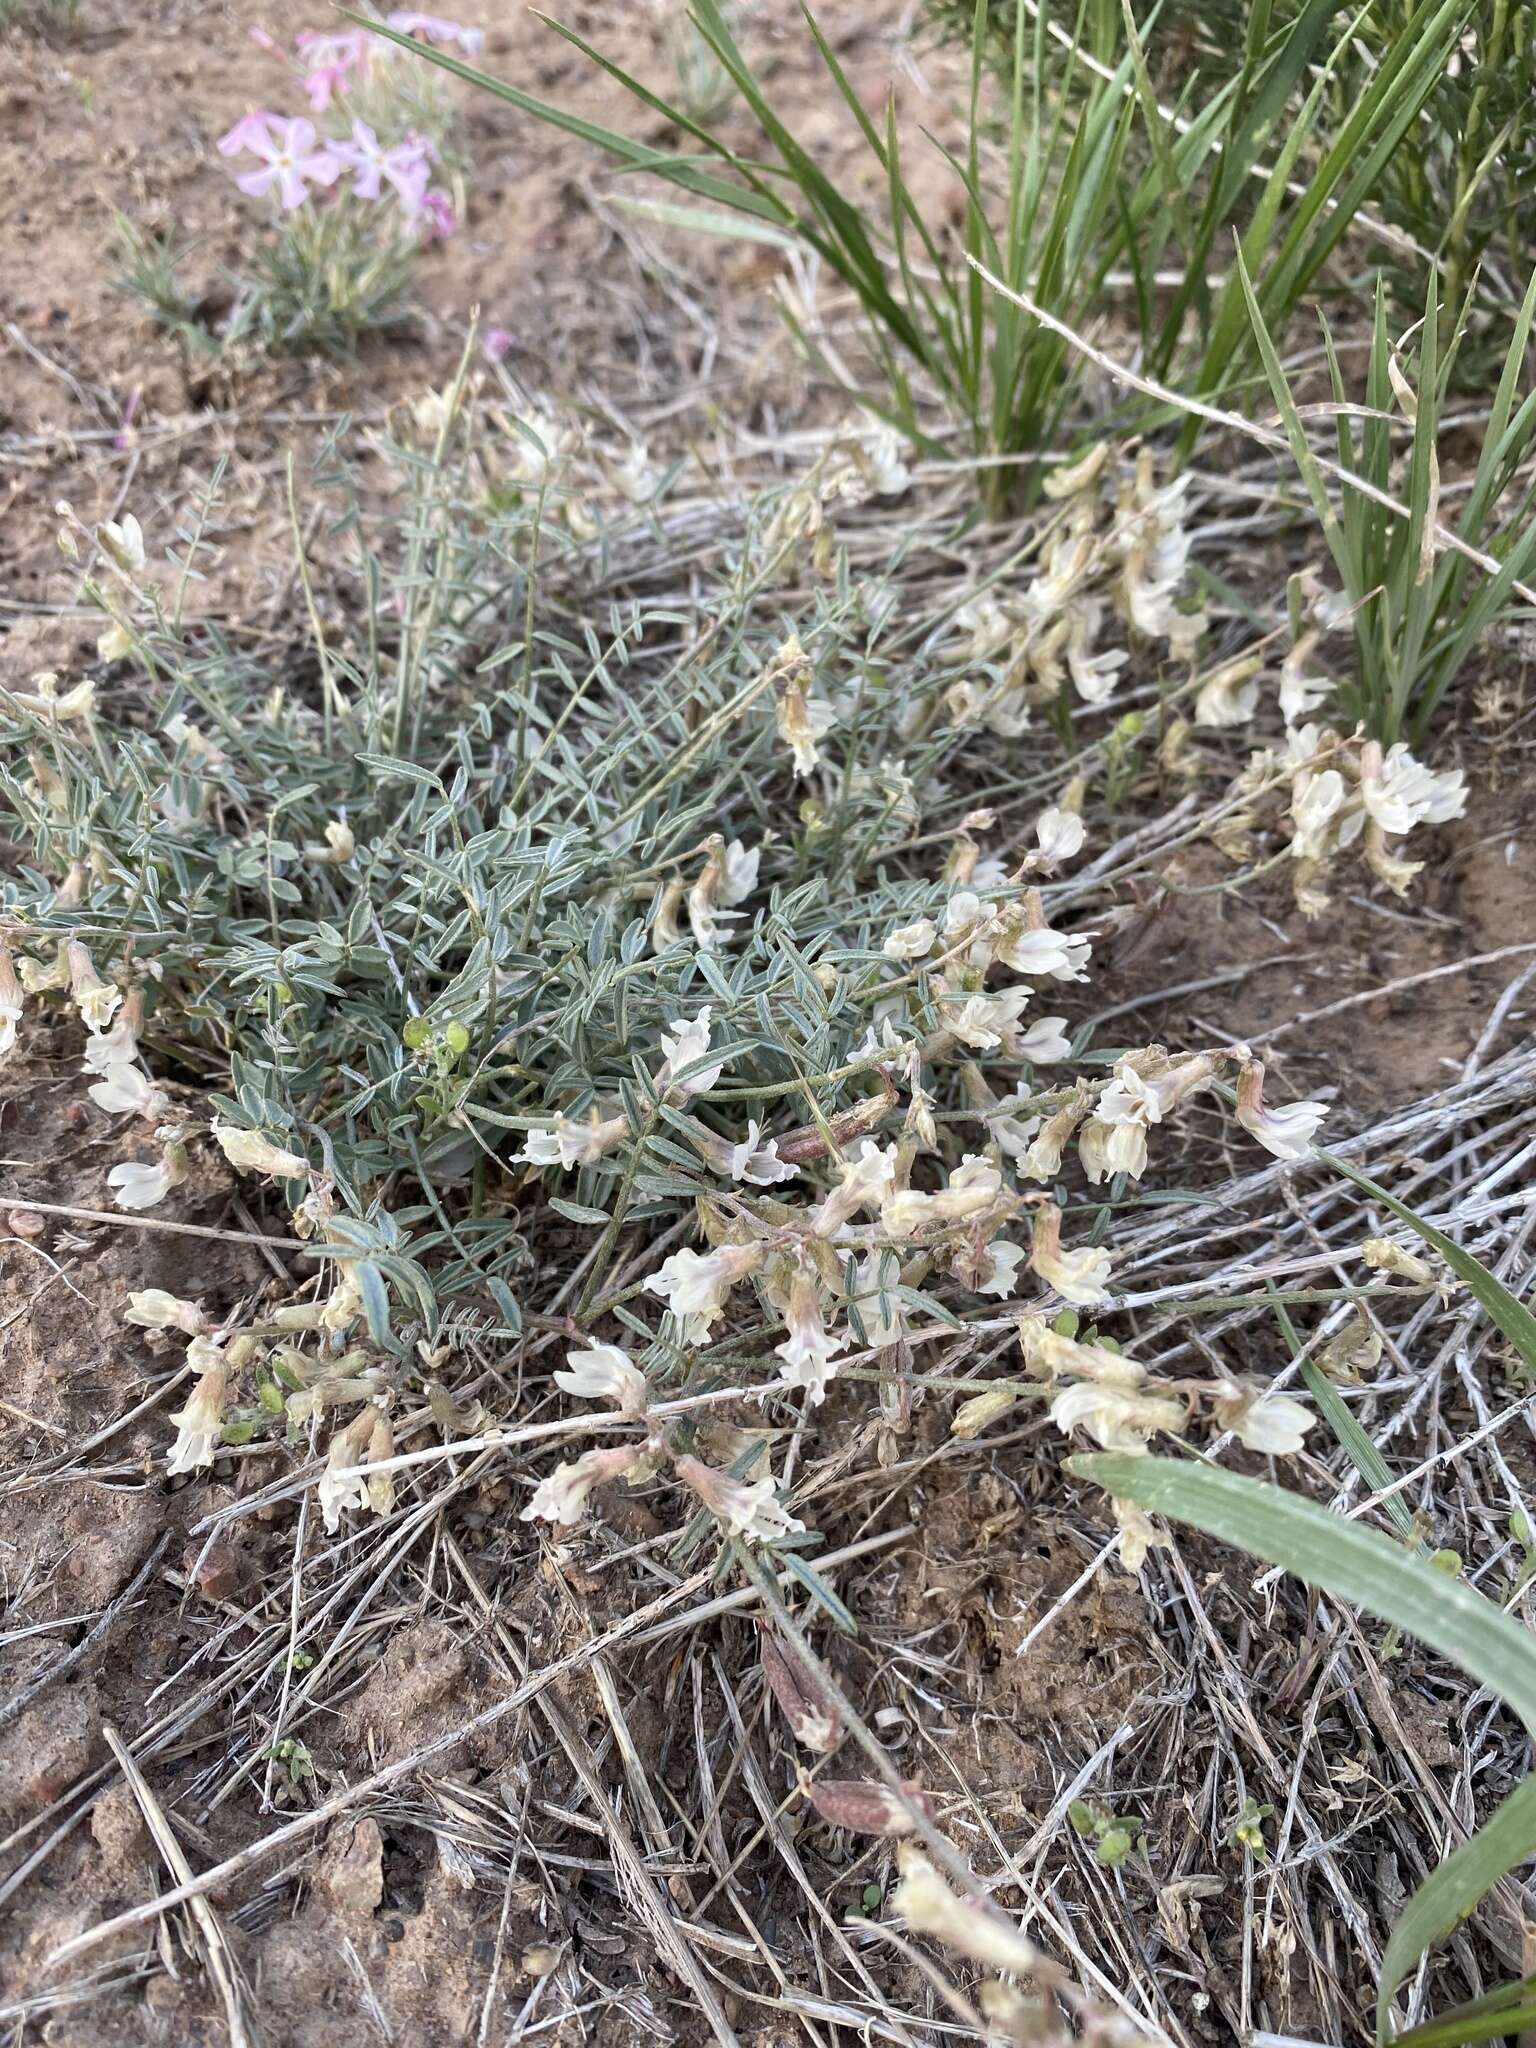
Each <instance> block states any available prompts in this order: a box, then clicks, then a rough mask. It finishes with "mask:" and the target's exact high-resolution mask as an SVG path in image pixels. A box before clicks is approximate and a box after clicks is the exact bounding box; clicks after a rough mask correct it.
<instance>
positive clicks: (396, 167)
mask: <svg viewBox="0 0 1536 2048" xmlns="http://www.w3.org/2000/svg"><path fill="white" fill-rule="evenodd" d="M332 147H333V150H334V153H335V155H336V158H337V160H338V161H339V162H340V163H341V164H343V165H344V166H345V167H346V168H347V169H348V170H349V171H351V173H352V191H353V194H354V196H355V197H356V198H358V199H381V198H382V197H383V194H384V182H385V180H386V179H387V180H388V182H389V183H390V184H391V185H393V186H394V188H395V191H396V192H397V193H398V194H399V196H400V201H401V204H402V205H403V206H404V207H405V210H406V212H407V213H410V214H415V213H417V212H419V211H420V209H421V206H422V203H423V201H424V200H425V198H426V191H427V180H428V179H429V178H430V177H431V175H432V153H431V144H430V143H428V142H426V141H425V140H424V139H423V138H422V137H421V136H419V135H408V136H407V137H406V139H405V141H404V142H397V143H396V144H395V146H394V148H393V149H385V148H384V146H383V144H382V143H381V142H380V141H379V138H378V136H377V135H376V134H375V133H374V131H373V129H372V128H370V127H369V125H368V123H367V122H366V121H354V122H353V123H352V136H351V140H350V141H348V142H338V143H335V144H333V145H332Z"/></svg>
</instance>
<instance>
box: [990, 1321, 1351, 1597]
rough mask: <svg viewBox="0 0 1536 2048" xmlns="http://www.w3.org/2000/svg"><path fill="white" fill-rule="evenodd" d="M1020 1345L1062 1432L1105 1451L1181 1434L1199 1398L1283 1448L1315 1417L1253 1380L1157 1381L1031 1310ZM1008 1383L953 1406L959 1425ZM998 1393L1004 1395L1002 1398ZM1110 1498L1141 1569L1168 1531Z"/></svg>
mask: <svg viewBox="0 0 1536 2048" xmlns="http://www.w3.org/2000/svg"><path fill="white" fill-rule="evenodd" d="M1019 1346H1020V1349H1021V1350H1022V1352H1023V1354H1024V1361H1025V1364H1026V1365H1027V1366H1028V1368H1029V1370H1030V1372H1031V1373H1032V1374H1034V1375H1035V1377H1036V1378H1038V1379H1043V1380H1048V1381H1049V1382H1050V1383H1051V1384H1052V1385H1053V1386H1054V1387H1055V1388H1056V1389H1057V1391H1056V1393H1055V1394H1054V1395H1053V1396H1052V1399H1051V1405H1050V1417H1051V1420H1052V1422H1053V1423H1055V1425H1056V1427H1057V1428H1058V1429H1059V1430H1061V1431H1062V1433H1063V1434H1064V1435H1066V1436H1071V1435H1072V1434H1073V1432H1074V1431H1076V1430H1083V1431H1084V1432H1086V1434H1087V1435H1088V1436H1090V1437H1091V1438H1092V1439H1093V1441H1094V1442H1095V1443H1096V1444H1098V1445H1100V1447H1101V1448H1102V1449H1104V1450H1106V1451H1122V1452H1129V1453H1131V1454H1132V1455H1134V1456H1140V1455H1142V1454H1143V1453H1145V1451H1146V1450H1147V1447H1148V1444H1149V1442H1150V1440H1151V1439H1152V1438H1153V1437H1154V1436H1159V1435H1166V1436H1175V1437H1179V1436H1183V1435H1184V1434H1185V1432H1186V1430H1187V1428H1188V1426H1189V1423H1190V1420H1191V1417H1192V1414H1193V1411H1194V1409H1195V1408H1196V1407H1197V1406H1201V1405H1203V1406H1205V1407H1207V1408H1208V1409H1209V1411H1210V1413H1211V1416H1212V1419H1213V1421H1214V1422H1215V1423H1216V1425H1217V1426H1218V1427H1219V1428H1221V1429H1230V1430H1231V1431H1232V1432H1233V1433H1234V1435H1235V1436H1236V1437H1237V1439H1238V1441H1239V1442H1240V1443H1241V1444H1243V1445H1244V1446H1246V1448H1247V1449H1249V1450H1251V1451H1258V1452H1261V1453H1264V1454H1266V1455H1269V1456H1273V1457H1287V1456H1292V1455H1294V1454H1295V1453H1296V1452H1298V1451H1300V1450H1301V1449H1302V1447H1303V1443H1304V1441H1305V1438H1306V1433H1307V1431H1308V1430H1309V1429H1310V1428H1311V1426H1312V1424H1313V1423H1314V1422H1315V1421H1316V1419H1317V1418H1316V1417H1315V1416H1314V1415H1313V1413H1312V1411H1311V1409H1310V1408H1308V1407H1307V1406H1306V1404H1305V1403H1304V1402H1301V1401H1297V1400H1295V1399H1293V1398H1292V1396H1291V1395H1289V1394H1277V1393H1274V1392H1272V1391H1263V1390H1259V1389H1255V1388H1253V1387H1248V1386H1245V1385H1243V1384H1242V1383H1241V1382H1240V1381H1238V1380H1235V1379H1230V1378H1227V1379H1220V1380H1216V1381H1207V1380H1154V1379H1153V1378H1152V1377H1151V1375H1150V1374H1149V1373H1148V1372H1147V1369H1146V1367H1145V1366H1142V1365H1139V1364H1138V1363H1137V1362H1136V1360H1135V1359H1132V1358H1127V1357H1126V1356H1125V1355H1124V1354H1123V1353H1122V1352H1121V1351H1119V1350H1118V1349H1117V1348H1115V1347H1114V1346H1112V1345H1111V1344H1109V1343H1108V1342H1106V1341H1104V1340H1102V1339H1100V1340H1093V1339H1089V1340H1087V1341H1081V1342H1080V1341H1079V1340H1078V1339H1077V1338H1076V1337H1075V1336H1068V1335H1066V1334H1065V1333H1064V1331H1063V1330H1062V1329H1060V1328H1055V1327H1052V1326H1051V1325H1050V1324H1048V1323H1047V1322H1046V1321H1045V1320H1044V1318H1043V1317H1040V1316H1036V1315H1024V1316H1021V1317H1020V1318H1019ZM1014 1391H1015V1390H1013V1389H1010V1388H1008V1387H1007V1386H1006V1384H1004V1385H1002V1386H1000V1387H999V1388H997V1389H995V1390H992V1404H991V1407H990V1410H989V1412H986V1413H984V1414H981V1415H980V1416H979V1419H978V1417H975V1416H973V1417H970V1418H962V1417H961V1416H959V1415H957V1417H956V1424H957V1427H960V1428H961V1433H962V1434H974V1433H975V1428H974V1427H972V1426H971V1424H972V1423H973V1422H974V1423H975V1427H982V1426H984V1425H985V1423H986V1422H987V1421H990V1420H992V1419H993V1417H994V1415H996V1414H999V1413H1003V1412H1006V1407H1007V1406H1008V1405H1009V1404H1010V1402H1011V1399H1012V1398H1013V1394H1014ZM998 1396H1005V1397H1006V1398H1004V1399H1003V1400H1002V1401H999V1400H998V1399H997V1397H998ZM987 1400H988V1396H986V1395H983V1396H980V1397H978V1398H977V1400H976V1401H975V1402H974V1403H968V1404H967V1406H969V1407H972V1408H974V1409H976V1410H980V1409H981V1408H982V1404H983V1402H986V1401H987ZM962 1425H963V1426H962ZM1113 1506H1114V1511H1115V1520H1116V1523H1117V1525H1118V1528H1119V1543H1118V1550H1119V1556H1120V1560H1121V1562H1122V1563H1123V1564H1124V1565H1125V1567H1126V1569H1127V1570H1128V1571H1133V1572H1135V1571H1139V1570H1140V1569H1141V1567H1142V1565H1143V1564H1144V1563H1145V1562H1146V1556H1147V1552H1148V1550H1150V1549H1151V1548H1153V1547H1154V1546H1155V1545H1161V1544H1164V1543H1166V1542H1167V1538H1166V1536H1164V1535H1162V1534H1161V1533H1160V1532H1159V1531H1158V1529H1157V1527H1156V1525H1155V1524H1154V1523H1153V1522H1152V1521H1151V1520H1150V1518H1149V1517H1148V1516H1147V1515H1145V1514H1144V1513H1143V1512H1142V1510H1141V1509H1140V1508H1138V1507H1137V1506H1136V1505H1135V1503H1134V1502H1133V1501H1129V1500H1119V1499H1117V1500H1115V1501H1114V1502H1113Z"/></svg>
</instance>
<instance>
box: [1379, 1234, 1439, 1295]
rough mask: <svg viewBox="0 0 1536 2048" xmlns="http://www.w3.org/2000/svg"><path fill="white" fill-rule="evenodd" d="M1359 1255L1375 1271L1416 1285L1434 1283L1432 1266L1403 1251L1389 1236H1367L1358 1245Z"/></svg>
mask: <svg viewBox="0 0 1536 2048" xmlns="http://www.w3.org/2000/svg"><path fill="white" fill-rule="evenodd" d="M1360 1256H1361V1258H1362V1259H1363V1260H1364V1261H1365V1263H1366V1264H1367V1265H1368V1266H1370V1267H1371V1268H1372V1269H1373V1271H1375V1272H1377V1273H1392V1274H1395V1275H1396V1276H1397V1278H1398V1279H1400V1280H1411V1281H1412V1282H1413V1283H1414V1285H1415V1286H1416V1287H1432V1286H1433V1285H1434V1284H1435V1274H1434V1268H1433V1267H1432V1266H1430V1265H1429V1264H1427V1263H1426V1261H1425V1260H1423V1259H1420V1258H1416V1257H1415V1256H1414V1254H1413V1253H1412V1252H1409V1251H1404V1249H1403V1247H1402V1246H1401V1245H1400V1244H1394V1243H1393V1242H1392V1240H1391V1238H1390V1237H1368V1238H1367V1239H1366V1240H1365V1243H1364V1244H1363V1245H1361V1247H1360Z"/></svg>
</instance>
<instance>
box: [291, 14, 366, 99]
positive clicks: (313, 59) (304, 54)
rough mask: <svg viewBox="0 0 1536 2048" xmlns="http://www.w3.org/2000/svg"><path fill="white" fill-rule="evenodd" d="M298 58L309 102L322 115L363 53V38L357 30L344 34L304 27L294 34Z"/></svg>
mask: <svg viewBox="0 0 1536 2048" xmlns="http://www.w3.org/2000/svg"><path fill="white" fill-rule="evenodd" d="M294 43H295V45H296V47H297V49H298V52H299V61H300V63H301V64H302V65H303V67H304V90H305V91H306V92H307V93H308V94H309V104H310V106H311V107H312V108H313V110H314V111H315V113H317V114H323V113H324V112H325V110H326V108H327V107H328V106H329V105H330V104H331V102H332V100H334V99H335V97H336V95H337V94H338V93H342V92H345V91H346V89H347V81H348V76H349V74H350V73H351V72H353V71H354V70H356V69H357V67H358V66H359V65H361V64H362V63H363V62H364V61H365V59H366V56H367V38H366V37H365V35H364V32H363V31H362V30H361V29H352V30H350V31H348V32H347V33H346V34H344V35H323V34H321V33H320V32H319V31H317V30H315V29H304V30H301V32H300V33H299V34H298V35H297V36H295V37H294Z"/></svg>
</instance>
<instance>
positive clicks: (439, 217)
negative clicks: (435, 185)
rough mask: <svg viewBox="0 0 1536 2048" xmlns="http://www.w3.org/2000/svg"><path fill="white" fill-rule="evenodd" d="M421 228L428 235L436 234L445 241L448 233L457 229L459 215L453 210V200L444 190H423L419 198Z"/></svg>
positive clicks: (452, 232)
mask: <svg viewBox="0 0 1536 2048" xmlns="http://www.w3.org/2000/svg"><path fill="white" fill-rule="evenodd" d="M421 213H422V229H423V232H424V233H426V234H428V235H438V236H440V237H441V239H442V240H443V241H445V242H446V241H447V239H448V237H449V236H450V235H456V234H457V233H458V231H459V217H458V215H457V214H456V213H455V212H454V210H453V202H452V201H451V200H450V199H449V197H448V194H447V193H446V192H437V191H432V192H424V193H423V194H422V199H421Z"/></svg>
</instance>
